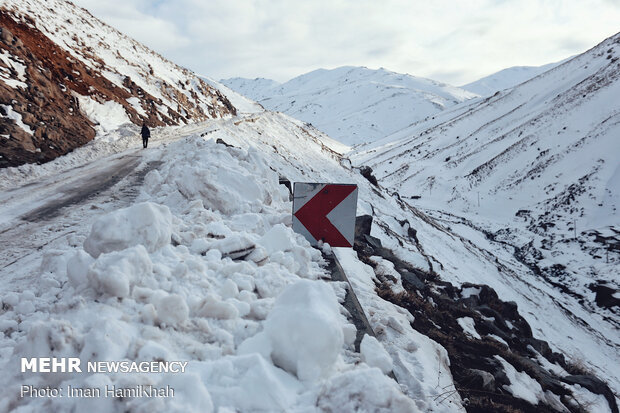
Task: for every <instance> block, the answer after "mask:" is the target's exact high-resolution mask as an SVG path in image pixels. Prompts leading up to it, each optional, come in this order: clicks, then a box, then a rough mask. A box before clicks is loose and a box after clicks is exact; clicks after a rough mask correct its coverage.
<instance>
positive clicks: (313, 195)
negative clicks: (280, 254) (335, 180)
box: [293, 182, 357, 247]
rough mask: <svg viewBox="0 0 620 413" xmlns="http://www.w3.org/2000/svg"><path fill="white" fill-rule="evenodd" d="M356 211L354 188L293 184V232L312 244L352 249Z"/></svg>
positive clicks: (337, 185)
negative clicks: (321, 243)
mask: <svg viewBox="0 0 620 413" xmlns="http://www.w3.org/2000/svg"><path fill="white" fill-rule="evenodd" d="M356 208H357V185H351V184H325V183H305V182H295V185H294V187H293V231H295V232H297V233H299V234H302V235H303V236H305V237H306V239H307V240H308V241H310V244H312V245H317V244H318V242H319V241H323V242H327V243H328V244H329V245H331V246H332V247H352V246H353V241H354V237H355V210H356Z"/></svg>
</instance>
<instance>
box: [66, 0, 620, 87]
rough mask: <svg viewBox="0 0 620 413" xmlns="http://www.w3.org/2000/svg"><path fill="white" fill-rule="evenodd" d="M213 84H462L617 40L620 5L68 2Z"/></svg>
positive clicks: (545, 0)
mask: <svg viewBox="0 0 620 413" xmlns="http://www.w3.org/2000/svg"><path fill="white" fill-rule="evenodd" d="M73 1H74V2H75V3H77V4H78V5H80V6H82V7H85V8H86V9H88V10H89V11H90V12H91V13H93V14H94V15H95V16H97V17H98V18H100V19H101V20H103V21H105V22H106V23H108V24H110V25H112V26H114V27H116V28H117V29H119V30H121V31H122V32H124V33H126V34H128V35H129V36H131V37H133V38H135V39H137V40H139V41H140V42H142V43H144V44H145V45H147V46H148V47H150V48H152V49H154V50H155V51H157V52H159V53H160V54H162V55H164V56H165V57H167V58H169V59H171V60H172V61H174V62H175V63H178V64H180V65H182V66H185V67H188V68H190V69H192V70H193V71H195V72H197V73H199V74H204V75H207V76H210V77H212V78H215V79H220V78H227V77H234V76H242V77H250V78H254V77H266V78H271V79H275V80H278V81H285V80H288V79H290V78H292V77H295V76H297V75H300V74H302V73H305V72H308V71H311V70H314V69H317V68H328V69H329V68H335V67H339V66H344V65H354V66H367V67H369V68H373V69H376V68H379V67H385V68H386V69H389V70H393V71H396V72H402V73H409V74H411V75H415V76H423V77H427V78H431V79H434V80H440V81H443V82H447V83H450V84H453V85H457V86H460V85H462V84H465V83H469V82H471V81H474V80H477V79H478V78H480V77H483V76H486V75H488V74H491V73H493V72H496V71H498V70H501V69H504V68H506V67H510V66H539V65H542V64H546V63H551V62H555V61H558V60H561V59H564V58H566V57H568V56H571V55H574V54H578V53H581V52H583V51H585V50H587V49H589V48H590V47H592V46H594V45H596V44H597V43H599V42H601V41H602V40H603V39H605V38H606V37H609V36H611V35H613V34H615V33H616V32H618V31H620V0H453V1H448V0H424V1H419V0H417V1H414V0H410V1H407V0H305V1H297V0H105V1H102V0H73Z"/></svg>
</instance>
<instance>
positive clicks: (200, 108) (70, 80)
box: [0, 0, 235, 167]
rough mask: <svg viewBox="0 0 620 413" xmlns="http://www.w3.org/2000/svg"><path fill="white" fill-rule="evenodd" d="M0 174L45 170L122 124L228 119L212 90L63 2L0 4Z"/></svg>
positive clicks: (223, 101)
mask: <svg viewBox="0 0 620 413" xmlns="http://www.w3.org/2000/svg"><path fill="white" fill-rule="evenodd" d="M0 19H1V20H2V26H3V29H2V30H3V31H2V36H1V38H0V56H2V58H0V73H1V75H0V103H1V104H2V105H3V107H4V109H3V110H0V114H1V115H2V117H1V118H0V125H2V131H3V135H4V139H6V145H4V144H3V145H2V147H1V149H0V151H1V153H0V155H1V156H2V158H0V167H2V166H14V165H19V164H22V163H24V162H44V161H49V160H51V159H53V158H55V157H56V156H59V155H62V154H65V153H67V152H69V151H71V150H72V149H75V148H76V147H78V146H81V145H83V144H84V143H86V142H88V141H89V140H91V139H93V137H94V136H95V134H96V133H98V134H102V133H105V132H106V131H110V130H113V129H115V128H117V127H118V126H119V125H121V124H124V123H134V124H141V123H142V122H143V121H146V122H148V123H149V124H150V125H151V126H162V125H178V124H187V123H189V122H194V121H200V120H205V119H209V118H215V117H223V116H230V115H234V114H235V108H234V106H233V105H231V103H230V102H229V101H228V99H227V98H226V97H225V96H224V95H223V94H222V93H221V92H220V91H219V90H217V89H216V88H213V87H210V86H209V85H208V84H207V83H205V82H204V81H202V80H201V79H200V78H199V77H197V76H196V75H195V74H194V73H192V72H190V71H189V70H187V69H183V68H181V67H179V66H177V65H176V64H174V63H172V62H170V61H168V60H166V59H164V58H163V57H162V56H160V55H158V54H156V53H155V52H153V51H151V50H149V49H147V48H146V47H144V46H143V45H141V44H140V43H138V42H136V41H134V40H132V39H130V38H128V37H127V36H125V35H123V34H122V33H120V32H118V31H117V30H115V29H113V28H112V27H110V26H108V25H106V24H105V23H103V22H101V21H99V20H98V19H96V18H95V17H93V16H92V15H91V14H90V13H88V12H87V11H86V10H84V9H81V8H79V7H76V6H75V5H74V4H73V3H70V2H68V1H65V0H50V1H43V0H19V1H16V0H6V1H3V2H2V3H1V4H0Z"/></svg>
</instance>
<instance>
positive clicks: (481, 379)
mask: <svg viewBox="0 0 620 413" xmlns="http://www.w3.org/2000/svg"><path fill="white" fill-rule="evenodd" d="M468 373H469V374H470V376H471V387H472V388H477V389H482V390H486V391H495V377H493V375H492V374H491V373H489V372H486V371H484V370H478V369H469V370H468Z"/></svg>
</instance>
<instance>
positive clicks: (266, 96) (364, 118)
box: [221, 66, 478, 145]
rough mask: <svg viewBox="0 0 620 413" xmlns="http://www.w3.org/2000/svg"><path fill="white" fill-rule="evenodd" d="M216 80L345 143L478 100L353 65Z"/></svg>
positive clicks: (447, 88)
mask: <svg viewBox="0 0 620 413" xmlns="http://www.w3.org/2000/svg"><path fill="white" fill-rule="evenodd" d="M221 82H222V83H224V84H225V85H226V86H228V87H229V88H231V89H233V90H235V91H237V92H239V93H241V94H243V95H245V96H247V97H249V98H251V99H254V100H256V101H257V102H259V103H260V104H261V105H263V106H264V107H265V108H266V109H269V110H277V111H281V112H284V113H286V114H287V115H290V116H292V117H294V118H297V119H300V120H303V121H305V122H309V123H311V124H312V125H314V126H315V127H316V128H318V129H319V130H321V131H322V132H324V133H326V134H328V135H329V136H330V137H332V138H334V139H336V140H338V141H340V142H343V143H345V144H347V145H356V144H359V143H362V142H371V141H374V140H377V139H380V138H383V137H384V136H386V135H390V134H392V133H394V132H396V131H398V130H400V129H402V128H404V127H407V126H409V125H411V124H412V123H414V122H416V121H420V120H423V119H425V118H427V117H429V118H430V117H432V116H433V115H435V114H436V113H438V112H441V111H442V110H443V109H445V108H448V107H451V106H453V105H455V104H457V103H460V102H463V101H465V100H467V99H471V98H474V97H476V96H478V95H476V94H475V93H472V92H469V91H467V90H463V89H459V88H457V87H454V86H450V85H447V84H445V83H441V82H436V81H434V80H430V79H424V78H420V77H415V76H411V75H407V74H402V73H395V72H391V71H389V70H386V69H383V68H381V69H377V70H372V69H368V68H366V67H354V66H344V67H339V68H337V69H331V70H326V69H318V70H314V71H312V72H309V73H306V74H303V75H301V76H297V77H295V78H293V79H291V80H289V81H288V82H285V83H283V84H279V83H277V82H275V81H273V80H269V79H261V78H259V79H244V78H231V79H225V80H222V81H221Z"/></svg>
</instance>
